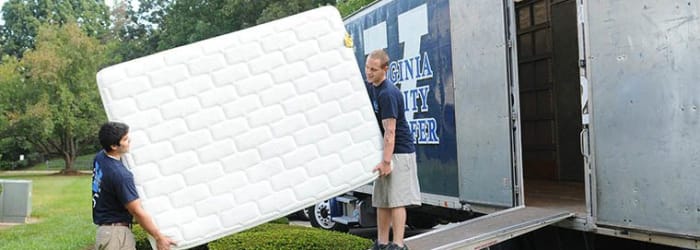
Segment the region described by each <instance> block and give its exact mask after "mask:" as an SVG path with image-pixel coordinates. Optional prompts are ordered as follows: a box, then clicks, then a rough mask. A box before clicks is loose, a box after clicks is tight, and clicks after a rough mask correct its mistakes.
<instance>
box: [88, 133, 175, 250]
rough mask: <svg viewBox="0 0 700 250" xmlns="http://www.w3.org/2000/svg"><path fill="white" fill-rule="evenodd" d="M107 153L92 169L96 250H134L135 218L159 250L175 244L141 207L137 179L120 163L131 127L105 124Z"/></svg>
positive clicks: (102, 136)
mask: <svg viewBox="0 0 700 250" xmlns="http://www.w3.org/2000/svg"><path fill="white" fill-rule="evenodd" d="M99 139H100V144H101V145H102V148H103V149H104V150H102V151H100V152H99V153H97V155H95V160H94V161H93V169H92V221H93V222H94V223H95V224H96V225H97V226H98V227H97V236H96V237H95V247H96V248H97V249H135V248H136V242H135V240H134V234H133V233H132V232H131V221H132V220H133V217H136V220H137V221H138V222H139V225H141V227H143V229H144V230H146V232H148V233H149V234H150V235H151V236H153V238H155V240H156V242H157V247H158V249H159V250H162V249H170V245H174V244H175V242H174V241H172V240H171V239H170V238H168V237H166V236H164V235H162V234H161V233H160V231H159V230H158V228H157V227H156V225H155V224H154V223H153V220H152V219H151V216H150V215H148V213H147V212H146V211H145V210H143V208H142V207H141V201H140V200H139V195H138V193H136V187H135V186H134V176H133V175H132V174H131V172H130V171H129V170H128V169H126V166H124V164H123V163H122V162H121V157H122V155H124V154H125V153H127V152H128V151H129V126H127V125H126V124H123V123H118V122H108V123H105V124H104V125H102V127H101V128H100V132H99Z"/></svg>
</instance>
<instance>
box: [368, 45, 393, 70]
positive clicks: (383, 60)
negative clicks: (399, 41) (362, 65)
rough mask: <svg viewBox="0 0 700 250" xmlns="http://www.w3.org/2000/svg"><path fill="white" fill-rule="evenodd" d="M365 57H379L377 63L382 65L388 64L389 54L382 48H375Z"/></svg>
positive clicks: (386, 65)
mask: <svg viewBox="0 0 700 250" xmlns="http://www.w3.org/2000/svg"><path fill="white" fill-rule="evenodd" d="M367 58H372V59H379V64H380V65H382V67H388V66H389V55H388V54H387V53H386V51H384V50H383V49H377V50H374V51H372V52H370V53H369V55H367Z"/></svg>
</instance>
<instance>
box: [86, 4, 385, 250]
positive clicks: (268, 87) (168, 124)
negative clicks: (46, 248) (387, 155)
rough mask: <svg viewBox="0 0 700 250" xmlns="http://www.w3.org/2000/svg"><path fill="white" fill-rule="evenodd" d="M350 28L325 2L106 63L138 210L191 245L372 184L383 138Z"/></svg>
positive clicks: (111, 113)
mask: <svg viewBox="0 0 700 250" xmlns="http://www.w3.org/2000/svg"><path fill="white" fill-rule="evenodd" d="M344 37H345V29H344V27H343V23H342V21H341V18H340V15H339V13H338V12H337V10H336V9H335V8H333V7H322V8H319V9H315V10H311V11H308V12H305V13H302V14H299V15H295V16H291V17H288V18H284V19H280V20H277V21H273V22H270V23H267V24H263V25H259V26H256V27H253V28H249V29H246V30H241V31H238V32H234V33H230V34H226V35H222V36H219V37H215V38H211V39H208V40H204V41H200V42H197V43H193V44H189V45H186V46H182V47H178V48H174V49H171V50H167V51H164V52H160V53H157V54H154V55H150V56H146V57H143V58H139V59H136V60H133V61H129V62H125V63H121V64H118V65H115V66H111V67H108V68H106V69H104V70H102V71H100V72H99V73H98V74H97V80H98V85H99V90H100V95H101V97H102V101H103V104H104V107H105V110H106V112H107V116H108V118H109V120H112V121H121V122H125V123H127V124H129V126H130V127H131V131H130V137H131V141H132V142H131V151H130V153H129V154H127V155H126V156H125V157H124V158H125V163H126V165H127V166H128V167H129V168H130V169H131V171H132V172H133V174H134V178H135V182H136V186H137V191H138V193H139V195H140V197H141V199H142V202H143V207H144V209H145V210H146V211H148V212H149V213H150V214H151V215H152V217H153V219H154V221H155V223H156V224H157V225H158V227H159V228H160V229H161V231H162V232H163V233H164V234H165V235H168V236H170V237H172V238H173V239H174V240H176V241H177V242H178V247H177V249H183V248H189V247H193V246H196V245H200V244H204V243H206V242H209V241H212V240H215V239H217V238H220V237H223V236H226V235H229V234H233V233H236V232H239V231H242V230H245V229H248V228H251V227H253V226H256V225H259V224H262V223H264V222H267V221H270V220H273V219H275V218H279V217H281V216H284V215H286V214H289V213H291V212H294V211H298V210H300V209H302V208H304V207H308V206H310V205H312V204H314V203H317V202H320V201H322V200H325V199H328V198H330V197H333V196H335V195H338V194H341V193H344V192H347V191H350V190H352V189H353V188H356V187H358V186H361V185H363V184H366V183H368V182H370V181H372V180H374V178H376V174H375V173H372V171H371V170H372V168H373V167H374V165H375V164H376V163H378V162H379V160H380V159H381V135H380V131H379V128H378V126H377V122H376V119H375V117H374V113H373V111H372V108H371V105H370V104H369V100H368V96H367V92H366V90H365V85H364V82H363V81H362V76H361V74H360V71H359V69H358V67H357V64H356V61H355V58H354V55H353V51H352V49H351V48H347V47H345V46H344V44H343V39H344Z"/></svg>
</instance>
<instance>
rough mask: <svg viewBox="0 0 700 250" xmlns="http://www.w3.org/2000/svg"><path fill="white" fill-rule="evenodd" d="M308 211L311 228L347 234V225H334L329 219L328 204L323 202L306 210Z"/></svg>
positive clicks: (329, 210) (329, 209)
mask: <svg viewBox="0 0 700 250" xmlns="http://www.w3.org/2000/svg"><path fill="white" fill-rule="evenodd" d="M307 209H308V211H309V222H310V223H311V226H313V227H316V228H321V229H325V230H333V231H340V232H348V231H349V228H348V226H347V225H343V224H340V223H336V222H335V221H333V220H332V219H331V208H330V202H328V200H325V201H323V202H321V203H318V204H316V205H314V206H311V207H309V208H307Z"/></svg>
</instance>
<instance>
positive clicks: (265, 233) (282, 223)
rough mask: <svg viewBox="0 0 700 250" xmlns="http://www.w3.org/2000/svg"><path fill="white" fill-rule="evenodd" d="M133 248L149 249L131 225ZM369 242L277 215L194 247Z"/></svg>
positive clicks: (247, 249)
mask: <svg viewBox="0 0 700 250" xmlns="http://www.w3.org/2000/svg"><path fill="white" fill-rule="evenodd" d="M133 231H134V236H135V237H136V249H138V250H150V249H151V245H150V243H149V242H148V238H147V234H146V231H144V230H143V229H142V228H141V227H140V226H138V225H135V226H134V229H133ZM371 246H372V241H371V240H368V239H364V238H361V237H357V236H354V235H351V234H346V233H339V232H334V231H326V230H321V229H316V228H310V227H302V226H294V225H289V220H288V219H287V218H280V219H278V220H275V221H272V222H270V223H267V224H263V225H260V226H257V227H254V228H251V229H248V230H246V231H243V232H240V233H237V234H234V235H231V236H227V237H224V238H221V239H218V240H215V241H212V242H209V244H208V245H203V246H199V247H196V248H193V249H199V250H205V249H210V250H229V249H231V250H233V249H236V250H239V249H240V250H257V249H279V250H287V249H289V250H292V249H293V250H297V249H314V250H316V249H319V250H323V249H329V250H330V249H333V250H335V249H347V250H351V249H368V248H370V247H371Z"/></svg>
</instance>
